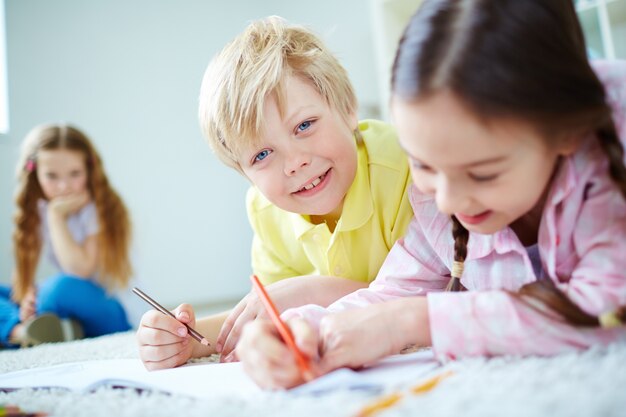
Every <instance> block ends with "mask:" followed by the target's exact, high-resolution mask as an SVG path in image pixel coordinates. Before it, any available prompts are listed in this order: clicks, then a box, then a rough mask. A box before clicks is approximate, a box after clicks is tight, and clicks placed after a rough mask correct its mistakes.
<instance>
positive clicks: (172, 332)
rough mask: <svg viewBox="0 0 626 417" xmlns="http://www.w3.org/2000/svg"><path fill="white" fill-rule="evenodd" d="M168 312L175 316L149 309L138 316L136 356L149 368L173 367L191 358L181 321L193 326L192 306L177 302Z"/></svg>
mask: <svg viewBox="0 0 626 417" xmlns="http://www.w3.org/2000/svg"><path fill="white" fill-rule="evenodd" d="M172 313H173V314H174V316H176V319H174V318H172V317H170V316H167V315H165V314H163V313H161V312H159V311H156V310H150V311H148V312H146V313H145V314H144V315H143V317H141V323H140V325H139V329H138V330H137V343H138V344H139V357H140V358H141V360H142V361H143V364H144V366H145V367H146V369H148V370H150V371H153V370H155V369H164V368H174V367H176V366H179V365H182V364H184V363H185V362H187V361H188V360H189V358H191V355H192V351H193V343H192V342H193V339H192V338H191V336H189V334H188V331H187V328H186V327H185V326H184V325H183V324H181V322H182V323H185V324H187V325H189V326H191V327H194V326H195V324H196V317H195V314H194V312H193V308H192V307H191V306H190V305H189V304H181V305H179V306H178V307H177V308H176V309H175V310H173V311H172ZM177 319H178V320H177Z"/></svg>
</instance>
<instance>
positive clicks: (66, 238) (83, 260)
mask: <svg viewBox="0 0 626 417" xmlns="http://www.w3.org/2000/svg"><path fill="white" fill-rule="evenodd" d="M48 228H49V231H50V240H51V242H52V250H53V251H54V254H55V256H56V258H57V259H58V261H59V264H60V265H61V268H62V269H63V271H64V272H67V273H69V274H72V275H75V276H78V277H81V278H88V277H90V276H92V275H93V274H94V273H95V270H96V256H95V251H91V252H94V253H90V251H88V250H87V249H86V247H83V246H81V245H79V244H78V243H76V241H75V240H74V238H73V237H72V235H71V233H70V231H69V229H68V227H67V220H66V219H65V218H64V217H63V216H62V215H60V214H57V213H55V212H52V211H51V212H48ZM88 239H89V238H88Z"/></svg>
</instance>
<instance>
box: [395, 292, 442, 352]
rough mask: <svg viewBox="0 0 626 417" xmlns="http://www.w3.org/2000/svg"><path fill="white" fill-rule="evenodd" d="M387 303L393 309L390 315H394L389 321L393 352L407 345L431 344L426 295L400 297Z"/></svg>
mask: <svg viewBox="0 0 626 417" xmlns="http://www.w3.org/2000/svg"><path fill="white" fill-rule="evenodd" d="M389 304H390V305H389V307H390V308H391V309H392V310H393V314H392V315H391V317H394V322H393V323H390V328H392V329H393V334H392V336H391V337H392V340H393V349H394V352H399V351H400V350H402V349H404V348H405V347H406V346H408V345H417V346H431V345H432V340H431V336H430V320H429V315H428V301H427V299H426V296H419V297H408V298H401V299H398V300H394V301H391V302H389Z"/></svg>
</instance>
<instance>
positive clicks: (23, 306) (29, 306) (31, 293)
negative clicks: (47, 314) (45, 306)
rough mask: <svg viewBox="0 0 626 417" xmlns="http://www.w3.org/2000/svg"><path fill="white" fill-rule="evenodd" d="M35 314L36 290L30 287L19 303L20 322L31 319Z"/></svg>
mask: <svg viewBox="0 0 626 417" xmlns="http://www.w3.org/2000/svg"><path fill="white" fill-rule="evenodd" d="M36 312H37V290H36V289H35V287H30V288H29V289H28V291H27V292H26V295H25V296H24V298H23V299H22V301H21V302H20V322H24V321H26V320H28V319H29V318H31V317H33V316H34V315H35V313H36Z"/></svg>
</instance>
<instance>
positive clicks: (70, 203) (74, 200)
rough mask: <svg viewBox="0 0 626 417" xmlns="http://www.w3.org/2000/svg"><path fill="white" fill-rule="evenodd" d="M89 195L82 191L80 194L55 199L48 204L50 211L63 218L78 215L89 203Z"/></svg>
mask: <svg viewBox="0 0 626 417" xmlns="http://www.w3.org/2000/svg"><path fill="white" fill-rule="evenodd" d="M89 198H90V197H89V193H88V192H87V191H82V192H80V193H78V194H70V195H66V196H61V197H54V198H53V199H51V200H50V203H49V204H48V210H49V211H50V212H52V213H54V214H58V215H60V216H62V217H67V216H68V215H70V214H73V213H76V212H77V211H78V210H80V209H81V208H83V207H84V206H85V205H86V204H87V203H88V202H89Z"/></svg>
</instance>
